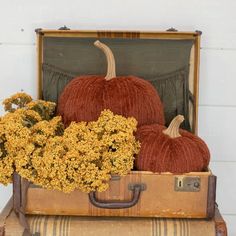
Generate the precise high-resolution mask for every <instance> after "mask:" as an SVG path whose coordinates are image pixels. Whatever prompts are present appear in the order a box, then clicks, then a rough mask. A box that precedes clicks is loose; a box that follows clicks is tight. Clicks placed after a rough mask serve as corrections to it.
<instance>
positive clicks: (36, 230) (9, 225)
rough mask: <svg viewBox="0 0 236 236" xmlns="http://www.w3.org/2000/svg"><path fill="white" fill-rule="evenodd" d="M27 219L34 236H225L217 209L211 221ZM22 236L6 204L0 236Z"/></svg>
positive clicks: (12, 212) (100, 218) (15, 218)
mask: <svg viewBox="0 0 236 236" xmlns="http://www.w3.org/2000/svg"><path fill="white" fill-rule="evenodd" d="M27 218H28V221H29V225H30V231H31V233H32V235H34V236H49V235H50V236H59V235H60V236H66V235H67V236H94V235H96V236H110V235H112V236H122V235H125V236H133V235H135V236H172V235H176V236H227V228H226V224H225V221H224V220H223V218H222V217H221V215H220V213H219V210H218V208H217V207H216V209H215V216H214V217H213V219H212V220H202V219H201V220H200V219H198V220H195V219H194V220H193V219H166V218H117V217H112V218H108V217H72V216H39V215H31V216H28V217H27ZM23 232H24V228H23V227H22V226H21V225H20V223H19V221H18V219H17V217H16V215H15V213H14V211H13V210H12V201H11V200H10V201H9V203H8V204H7V206H6V207H5V208H4V210H3V211H2V213H1V214H0V236H19V235H22V234H23Z"/></svg>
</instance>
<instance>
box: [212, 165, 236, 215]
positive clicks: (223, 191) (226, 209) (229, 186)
mask: <svg viewBox="0 0 236 236" xmlns="http://www.w3.org/2000/svg"><path fill="white" fill-rule="evenodd" d="M210 168H211V170H212V172H213V174H214V175H216V176H217V194H216V201H217V203H218V205H219V209H220V211H221V213H222V214H236V204H235V201H236V197H235V196H236V188H235V183H236V171H235V170H236V162H211V163H210Z"/></svg>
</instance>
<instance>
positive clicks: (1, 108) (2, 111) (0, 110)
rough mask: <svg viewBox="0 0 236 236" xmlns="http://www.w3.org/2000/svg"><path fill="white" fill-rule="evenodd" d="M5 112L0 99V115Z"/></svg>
mask: <svg viewBox="0 0 236 236" xmlns="http://www.w3.org/2000/svg"><path fill="white" fill-rule="evenodd" d="M4 113H5V111H4V108H3V105H2V100H0V116H2V115H3V114H4Z"/></svg>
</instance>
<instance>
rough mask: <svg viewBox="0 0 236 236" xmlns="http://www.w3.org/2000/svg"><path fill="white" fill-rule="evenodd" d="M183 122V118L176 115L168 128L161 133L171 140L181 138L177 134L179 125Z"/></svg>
mask: <svg viewBox="0 0 236 236" xmlns="http://www.w3.org/2000/svg"><path fill="white" fill-rule="evenodd" d="M183 121H184V116H182V115H178V116H176V117H175V118H174V119H173V120H172V121H171V123H170V124H169V126H168V128H167V129H165V130H163V133H164V134H166V135H168V136H170V137H171V138H178V137H181V135H180V133H179V127H180V125H181V123H182V122H183Z"/></svg>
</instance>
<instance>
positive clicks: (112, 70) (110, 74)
mask: <svg viewBox="0 0 236 236" xmlns="http://www.w3.org/2000/svg"><path fill="white" fill-rule="evenodd" d="M94 45H95V46H96V47H97V48H99V49H101V50H102V51H103V52H104V53H105V55H106V58H107V75H106V77H105V79H106V80H111V79H112V78H114V77H116V64H115V58H114V55H113V53H112V51H111V49H110V48H109V47H108V46H107V45H106V44H104V43H101V42H100V41H99V40H97V41H95V42H94Z"/></svg>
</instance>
